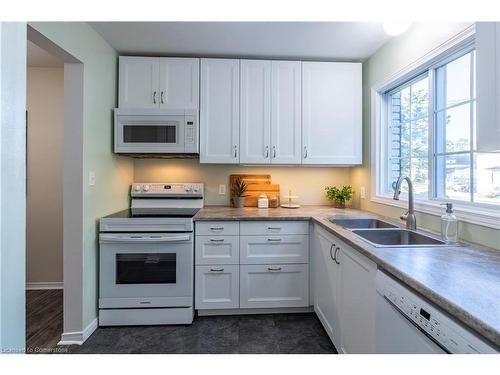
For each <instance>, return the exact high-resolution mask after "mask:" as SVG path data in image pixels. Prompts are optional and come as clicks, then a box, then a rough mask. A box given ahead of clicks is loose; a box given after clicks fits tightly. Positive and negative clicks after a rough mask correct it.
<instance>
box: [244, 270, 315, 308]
mask: <svg viewBox="0 0 500 375" xmlns="http://www.w3.org/2000/svg"><path fill="white" fill-rule="evenodd" d="M308 305H309V265H308V264H274V265H269V264H266V265H241V266H240V307H241V308H276V307H306V306H308Z"/></svg>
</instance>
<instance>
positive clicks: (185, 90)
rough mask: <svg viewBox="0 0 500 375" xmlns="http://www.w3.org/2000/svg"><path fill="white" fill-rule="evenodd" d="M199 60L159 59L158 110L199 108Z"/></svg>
mask: <svg viewBox="0 0 500 375" xmlns="http://www.w3.org/2000/svg"><path fill="white" fill-rule="evenodd" d="M199 71H200V59H188V58H170V57H161V58H160V108H166V109H171V108H176V109H197V108H198V107H199V84H200V82H199V80H200V74H199Z"/></svg>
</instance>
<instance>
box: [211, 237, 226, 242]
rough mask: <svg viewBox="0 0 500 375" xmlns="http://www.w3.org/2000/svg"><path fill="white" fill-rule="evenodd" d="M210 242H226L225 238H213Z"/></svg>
mask: <svg viewBox="0 0 500 375" xmlns="http://www.w3.org/2000/svg"><path fill="white" fill-rule="evenodd" d="M210 242H224V238H221V239H218V240H216V239H213V238H211V239H210Z"/></svg>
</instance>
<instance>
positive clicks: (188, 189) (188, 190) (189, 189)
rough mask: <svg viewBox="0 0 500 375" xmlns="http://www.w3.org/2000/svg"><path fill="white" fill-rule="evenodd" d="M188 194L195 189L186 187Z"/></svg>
mask: <svg viewBox="0 0 500 375" xmlns="http://www.w3.org/2000/svg"><path fill="white" fill-rule="evenodd" d="M185 190H186V193H189V192H191V191H192V190H193V187H192V186H186V189H185Z"/></svg>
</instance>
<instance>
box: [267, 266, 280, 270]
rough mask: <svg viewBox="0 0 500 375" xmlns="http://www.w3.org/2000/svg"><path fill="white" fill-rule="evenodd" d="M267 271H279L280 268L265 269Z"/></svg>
mask: <svg viewBox="0 0 500 375" xmlns="http://www.w3.org/2000/svg"><path fill="white" fill-rule="evenodd" d="M267 270H268V271H281V267H267Z"/></svg>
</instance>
